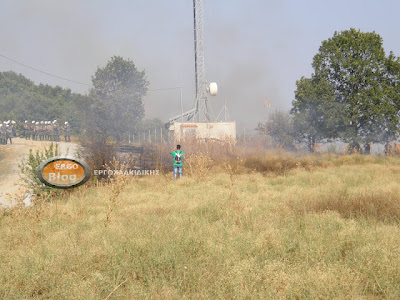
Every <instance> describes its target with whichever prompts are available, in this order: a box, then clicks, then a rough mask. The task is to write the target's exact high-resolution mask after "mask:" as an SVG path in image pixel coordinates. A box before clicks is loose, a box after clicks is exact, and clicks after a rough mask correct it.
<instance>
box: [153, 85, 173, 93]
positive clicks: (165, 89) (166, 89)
mask: <svg viewBox="0 0 400 300" xmlns="http://www.w3.org/2000/svg"><path fill="white" fill-rule="evenodd" d="M180 88H181V87H179V86H177V87H171V88H164V89H152V90H148V91H149V92H154V91H168V90H177V89H180Z"/></svg>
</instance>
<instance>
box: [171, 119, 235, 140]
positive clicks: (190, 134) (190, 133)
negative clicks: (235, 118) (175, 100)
mask: <svg viewBox="0 0 400 300" xmlns="http://www.w3.org/2000/svg"><path fill="white" fill-rule="evenodd" d="M169 130H171V131H172V132H173V137H174V140H175V142H178V141H182V140H185V139H193V138H194V139H199V140H207V139H210V140H221V141H229V142H233V143H236V122H198V123H181V122H175V123H173V124H172V125H171V126H170V127H169Z"/></svg>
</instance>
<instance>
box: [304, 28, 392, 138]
mask: <svg viewBox="0 0 400 300" xmlns="http://www.w3.org/2000/svg"><path fill="white" fill-rule="evenodd" d="M312 65H313V67H314V70H315V77H316V78H318V79H320V80H326V81H327V82H328V83H329V84H330V85H331V86H332V88H333V89H334V91H335V101H336V102H337V103H338V104H339V105H340V109H341V116H342V117H341V118H340V119H338V124H337V128H339V127H340V128H341V130H342V131H341V132H339V131H338V132H337V134H336V136H337V137H341V138H343V140H344V141H347V142H351V143H352V144H353V145H358V143H359V142H361V141H363V142H383V141H384V140H385V139H386V140H387V139H393V138H395V137H397V135H398V133H399V110H400V101H399V100H400V99H399V87H398V82H399V79H400V77H399V60H398V58H395V57H394V55H393V54H392V53H391V54H390V55H389V57H386V55H385V51H384V49H383V46H382V38H381V37H380V36H379V35H378V34H376V33H375V32H372V33H371V32H369V33H363V32H360V31H359V30H358V31H357V30H355V29H350V30H346V31H342V32H340V33H339V32H335V34H334V36H333V37H332V38H330V39H328V40H326V41H323V42H322V45H321V47H320V48H319V52H318V53H317V54H316V55H315V56H314V60H313V64H312ZM310 93H311V94H312V92H310ZM321 105H322V106H324V104H321ZM324 110H325V109H324ZM325 111H326V112H327V113H328V115H327V117H328V118H329V117H331V116H330V115H329V114H330V111H329V110H325Z"/></svg>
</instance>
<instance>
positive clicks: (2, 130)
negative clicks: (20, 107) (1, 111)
mask: <svg viewBox="0 0 400 300" xmlns="http://www.w3.org/2000/svg"><path fill="white" fill-rule="evenodd" d="M6 136H7V133H6V127H5V126H4V125H3V124H1V122H0V144H1V145H5V144H6Z"/></svg>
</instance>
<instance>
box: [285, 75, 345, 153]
mask: <svg viewBox="0 0 400 300" xmlns="http://www.w3.org/2000/svg"><path fill="white" fill-rule="evenodd" d="M296 85H297V90H296V92H295V100H294V101H293V102H292V105H293V108H292V109H291V111H290V113H291V114H292V115H293V127H294V130H293V131H294V136H295V137H296V140H298V141H299V142H302V143H305V144H306V145H307V147H308V149H309V151H310V152H313V151H314V149H315V144H316V143H317V141H320V140H322V139H329V138H335V137H336V136H337V134H338V132H339V131H340V130H341V128H343V122H344V120H343V118H342V114H341V111H342V109H341V108H342V105H341V104H340V103H338V102H336V101H335V91H334V89H333V88H332V86H331V85H330V84H329V82H328V81H326V80H325V79H323V78H321V79H319V78H316V77H315V76H312V78H311V79H310V78H304V77H302V78H301V79H300V80H298V81H297V82H296Z"/></svg>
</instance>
